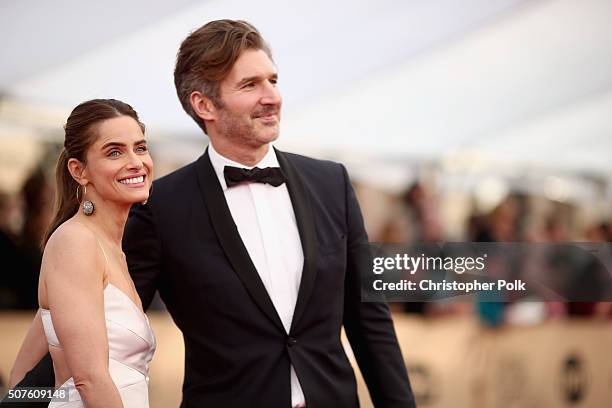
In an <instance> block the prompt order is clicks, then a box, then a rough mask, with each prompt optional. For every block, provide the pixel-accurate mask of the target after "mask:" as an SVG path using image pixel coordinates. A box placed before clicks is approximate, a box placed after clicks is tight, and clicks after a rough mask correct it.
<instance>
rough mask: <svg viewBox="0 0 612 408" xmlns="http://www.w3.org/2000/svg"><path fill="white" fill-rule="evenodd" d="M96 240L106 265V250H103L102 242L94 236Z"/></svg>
mask: <svg viewBox="0 0 612 408" xmlns="http://www.w3.org/2000/svg"><path fill="white" fill-rule="evenodd" d="M96 241H98V245H99V246H100V249H101V250H102V255H104V260H105V261H106V266H108V257H107V256H106V251H104V247H103V246H102V243H101V242H100V240H99V239H98V237H96Z"/></svg>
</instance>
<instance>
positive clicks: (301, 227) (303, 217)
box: [275, 149, 318, 331]
mask: <svg viewBox="0 0 612 408" xmlns="http://www.w3.org/2000/svg"><path fill="white" fill-rule="evenodd" d="M275 150H276V149H275ZM276 157H277V159H278V163H279V164H280V167H281V168H282V169H283V172H284V173H285V176H286V178H287V189H288V190H289V197H290V198H291V205H292V206H293V212H294V213H295V219H296V221H297V226H298V231H299V233H300V241H301V242H302V252H303V253H304V268H303V269H302V279H301V281H300V288H299V291H298V298H297V301H296V304H295V310H294V312H293V319H292V321H291V330H292V331H293V329H294V327H295V326H296V324H297V322H298V320H299V319H300V317H301V316H302V314H303V313H304V310H305V309H306V305H307V304H308V299H309V298H310V293H311V292H312V289H313V287H314V281H315V278H316V276H317V256H318V242H317V234H316V229H315V219H314V214H313V212H312V205H311V203H310V196H309V195H308V193H307V192H306V188H305V186H304V182H303V181H302V178H301V177H300V175H299V173H298V171H297V169H296V168H295V166H294V165H293V164H292V163H291V162H290V161H289V159H288V158H287V156H286V155H285V154H284V153H283V152H281V151H278V150H276Z"/></svg>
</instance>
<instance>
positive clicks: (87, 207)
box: [76, 184, 94, 215]
mask: <svg viewBox="0 0 612 408" xmlns="http://www.w3.org/2000/svg"><path fill="white" fill-rule="evenodd" d="M79 187H81V185H80V184H79V185H78V186H77V192H76V196H77V197H76V198H77V201H78V202H79V203H80V202H81V200H80V199H79ZM85 195H87V186H83V198H85ZM93 213H94V205H93V203H92V202H91V201H89V200H85V201H84V202H83V214H85V215H91V214H93Z"/></svg>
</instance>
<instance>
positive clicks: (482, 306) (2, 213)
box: [0, 168, 612, 326]
mask: <svg viewBox="0 0 612 408" xmlns="http://www.w3.org/2000/svg"><path fill="white" fill-rule="evenodd" d="M359 188H360V186H359V184H358V185H357V190H358V192H359ZM448 199H449V198H448V197H447V198H446V200H448ZM538 199H539V200H540V201H541V200H542V198H538ZM53 200H54V187H53V178H52V175H51V173H50V172H49V171H48V170H44V169H42V168H37V169H35V170H33V171H32V172H31V173H30V175H29V176H28V177H27V179H26V180H25V182H24V183H23V186H22V188H21V189H20V191H19V192H18V193H17V194H8V193H2V192H0V256H1V257H2V258H1V259H2V260H3V268H2V273H1V274H0V309H4V310H20V309H21V310H24V309H36V308H37V307H38V301H37V287H38V275H39V270H40V264H41V258H42V249H41V247H40V243H41V239H42V236H43V234H44V232H45V229H46V227H47V225H48V223H49V222H50V219H51V217H52V212H53ZM533 201H534V197H533V196H529V195H524V194H518V193H514V194H509V195H507V196H506V197H505V198H504V199H503V200H501V201H500V202H499V203H498V204H497V205H495V206H494V207H493V208H492V209H489V210H488V211H485V212H482V211H481V210H479V209H478V208H477V205H476V203H474V205H473V206H472V207H473V208H472V209H471V210H470V211H469V213H468V215H467V216H465V217H463V222H464V224H465V225H463V226H462V228H459V230H460V231H463V232H462V234H461V235H460V236H457V235H456V234H455V235H452V236H451V235H450V234H449V233H448V232H447V231H448V228H446V227H447V226H446V225H445V223H446V221H445V220H444V219H443V216H442V209H441V206H442V203H443V198H442V194H441V192H440V191H437V190H436V189H435V188H429V187H428V186H426V185H424V184H423V183H415V184H413V185H411V186H410V187H409V188H407V189H406V191H405V192H404V193H402V194H400V195H395V196H393V203H394V208H395V209H394V210H393V211H390V212H389V214H388V216H387V218H386V221H385V222H384V223H383V224H382V226H381V227H380V228H377V229H376V230H375V231H372V230H370V231H368V232H369V233H370V240H371V241H372V242H390V243H405V244H408V245H410V244H414V243H435V242H445V241H472V242H549V243H562V242H571V241H581V242H612V228H611V226H610V223H608V222H605V221H601V220H599V221H597V222H591V223H590V224H586V225H585V224H584V223H580V222H577V221H576V218H577V215H576V214H577V213H576V211H575V208H573V207H572V205H571V204H568V203H560V202H549V203H547V207H546V208H547V211H545V212H542V211H536V210H535V209H534V208H535V207H534V205H533ZM540 207H541V205H540ZM363 209H364V217H365V219H366V226H367V225H368V223H367V221H368V218H369V217H371V216H373V214H371V213H370V211H369V208H368V206H367V205H365V206H364V208H363ZM370 210H371V208H370ZM455 230H457V229H456V228H455ZM519 267H520V266H519ZM158 306H159V305H158ZM393 308H394V310H395V311H396V312H400V313H401V312H407V313H417V314H420V315H422V316H426V317H432V318H433V317H438V316H449V315H451V316H452V315H456V314H475V315H476V316H478V317H480V319H481V321H482V322H483V323H484V324H487V325H490V326H497V325H500V324H504V323H513V322H520V321H521V320H525V316H529V317H527V318H526V319H527V320H529V321H534V320H535V321H541V320H545V319H554V318H560V317H564V316H592V317H595V318H607V317H610V316H612V313H611V310H612V307H611V306H610V303H607V302H567V303H564V302H517V303H516V304H512V303H506V302H489V301H487V302H479V301H475V302H465V301H463V302H453V301H448V302H444V301H436V302H423V303H419V302H409V303H401V304H394V305H393ZM534 316H535V317H534Z"/></svg>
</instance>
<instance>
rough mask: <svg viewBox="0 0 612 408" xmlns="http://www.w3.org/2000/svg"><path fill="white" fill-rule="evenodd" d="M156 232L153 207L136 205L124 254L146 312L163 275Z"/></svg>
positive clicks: (126, 238)
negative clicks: (161, 274)
mask: <svg viewBox="0 0 612 408" xmlns="http://www.w3.org/2000/svg"><path fill="white" fill-rule="evenodd" d="M157 231H158V230H157V220H156V218H155V215H154V213H153V210H152V209H151V207H150V206H149V205H146V204H144V205H140V204H138V205H135V206H133V207H132V210H131V211H130V216H129V218H128V221H127V223H126V225H125V231H124V234H123V251H124V252H125V256H126V258H127V264H128V268H129V271H130V275H131V276H132V280H133V281H134V285H135V286H136V290H137V291H138V295H140V300H141V301H142V306H143V308H144V309H145V310H146V309H148V307H149V305H150V304H151V301H152V300H153V297H154V296H155V292H156V291H157V289H158V285H159V277H160V273H161V255H162V254H161V250H162V247H161V242H160V238H159V235H158V233H157Z"/></svg>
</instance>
